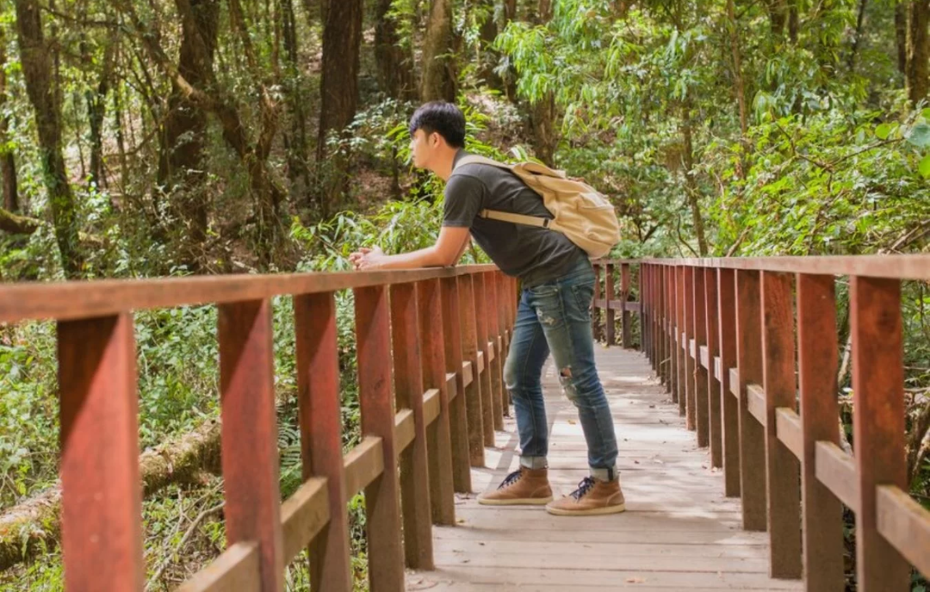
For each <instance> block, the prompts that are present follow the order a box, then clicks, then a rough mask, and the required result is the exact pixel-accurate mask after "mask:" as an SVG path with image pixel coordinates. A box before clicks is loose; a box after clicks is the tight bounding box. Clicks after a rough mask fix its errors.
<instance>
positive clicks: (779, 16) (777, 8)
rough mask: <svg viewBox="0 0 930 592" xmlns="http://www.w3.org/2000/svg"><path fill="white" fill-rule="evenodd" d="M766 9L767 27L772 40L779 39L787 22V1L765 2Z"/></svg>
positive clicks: (769, 0) (768, 0)
mask: <svg viewBox="0 0 930 592" xmlns="http://www.w3.org/2000/svg"><path fill="white" fill-rule="evenodd" d="M766 9H767V10H768V13H769V26H770V27H771V30H772V37H773V40H778V39H781V38H782V37H783V36H784V34H785V24H787V22H788V0H767V2H766Z"/></svg>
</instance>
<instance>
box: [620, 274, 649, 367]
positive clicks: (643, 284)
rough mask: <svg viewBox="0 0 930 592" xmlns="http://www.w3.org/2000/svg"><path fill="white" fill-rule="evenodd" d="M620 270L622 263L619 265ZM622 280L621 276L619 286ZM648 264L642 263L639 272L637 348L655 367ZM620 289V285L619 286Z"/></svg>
mask: <svg viewBox="0 0 930 592" xmlns="http://www.w3.org/2000/svg"><path fill="white" fill-rule="evenodd" d="M621 270H622V265H621ZM622 283H623V280H622V277H621V286H622ZM649 288H650V286H649V264H644V265H643V269H641V270H640V272H639V291H640V294H641V295H640V301H641V302H640V303H641V307H640V310H639V321H640V323H639V324H640V333H641V335H640V342H641V343H640V344H639V348H640V349H641V350H642V352H643V353H644V354H646V359H648V360H649V362H650V363H651V364H652V366H653V368H655V359H654V358H653V357H652V347H651V343H652V340H651V334H650V331H651V329H652V327H651V326H650V322H651V320H652V311H651V309H650V308H649V307H650V306H651V305H652V302H651V299H650V296H649ZM621 290H622V287H621Z"/></svg>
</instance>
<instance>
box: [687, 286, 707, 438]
mask: <svg viewBox="0 0 930 592" xmlns="http://www.w3.org/2000/svg"><path fill="white" fill-rule="evenodd" d="M691 269H692V272H691V273H692V274H693V279H692V284H693V285H692V287H693V288H694V291H693V296H692V297H693V298H694V309H693V310H694V313H693V319H694V320H693V326H694V366H693V367H694V383H693V384H694V402H695V425H696V427H697V442H698V446H699V447H700V448H706V447H707V446H709V445H710V401H708V400H707V375H708V372H707V368H705V367H704V365H703V364H701V347H706V346H707V305H706V297H707V295H706V294H705V291H704V268H703V267H693V268H691ZM708 365H710V364H708Z"/></svg>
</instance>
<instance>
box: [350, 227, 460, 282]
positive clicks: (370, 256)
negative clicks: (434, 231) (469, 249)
mask: <svg viewBox="0 0 930 592" xmlns="http://www.w3.org/2000/svg"><path fill="white" fill-rule="evenodd" d="M468 236H469V230H468V228H466V227H454V226H443V227H442V229H441V230H440V231H439V238H438V239H436V244H435V245H433V246H431V247H426V248H425V249H419V250H417V251H412V252H410V253H398V254H397V255H385V254H384V251H382V250H381V249H380V248H379V247H372V248H370V249H369V248H361V249H359V250H358V251H356V252H354V253H352V254H351V255H349V262H350V263H352V265H353V266H354V267H355V269H356V270H357V271H371V270H375V269H419V268H421V267H445V266H447V265H455V264H456V263H457V262H458V260H459V258H460V257H461V256H462V252H463V251H464V250H465V247H466V246H467V245H468Z"/></svg>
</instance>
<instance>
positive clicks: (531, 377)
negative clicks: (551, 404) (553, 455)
mask: <svg viewBox="0 0 930 592" xmlns="http://www.w3.org/2000/svg"><path fill="white" fill-rule="evenodd" d="M548 357H549V346H548V344H547V343H546V338H545V335H544V334H543V330H542V327H541V326H540V324H539V320H538V319H537V317H536V313H535V312H534V311H533V309H532V308H531V307H530V305H529V302H528V300H527V293H526V292H525V291H524V293H523V295H522V297H521V298H520V305H519V307H518V309H517V319H516V323H515V325H514V329H513V339H512V340H511V343H510V352H509V353H508V354H507V362H506V363H505V364H504V382H505V383H506V386H507V390H509V391H510V394H511V396H512V397H513V406H514V411H515V413H516V418H517V431H518V432H519V434H520V449H521V451H522V454H521V456H520V470H518V471H514V472H513V473H511V474H509V475H508V476H507V477H506V478H505V479H504V481H503V482H502V483H501V484H500V486H499V487H498V488H497V490H495V491H491V492H488V493H484V494H481V495H480V496H478V502H479V503H482V504H486V505H515V504H532V505H542V504H545V503H547V502H549V501H550V500H551V499H552V490H551V489H550V487H549V479H548V471H547V469H546V455H547V454H548V452H549V424H548V422H547V421H546V405H545V402H544V400H543V392H542V380H541V378H542V367H543V364H545V362H546V359H547V358H548Z"/></svg>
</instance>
